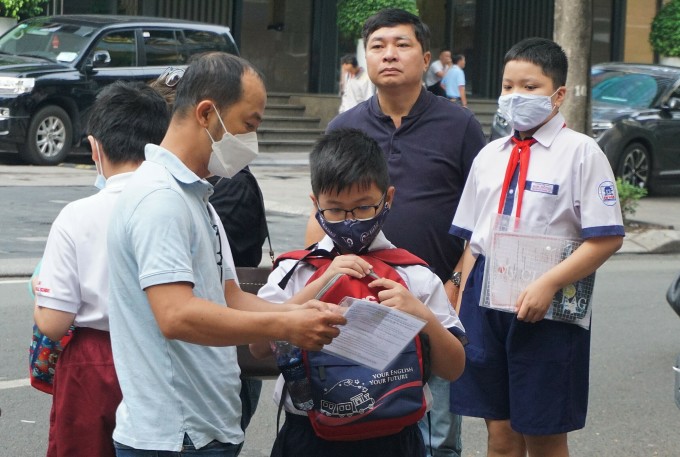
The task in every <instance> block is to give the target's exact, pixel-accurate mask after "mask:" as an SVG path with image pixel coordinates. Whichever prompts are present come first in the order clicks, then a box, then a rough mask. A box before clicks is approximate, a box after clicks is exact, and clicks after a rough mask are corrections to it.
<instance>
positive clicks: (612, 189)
mask: <svg viewBox="0 0 680 457" xmlns="http://www.w3.org/2000/svg"><path fill="white" fill-rule="evenodd" d="M597 194H598V195H599V197H600V200H602V203H604V204H605V205H607V206H614V205H616V185H615V184H614V183H613V182H611V181H604V182H603V183H602V184H600V187H598V189H597Z"/></svg>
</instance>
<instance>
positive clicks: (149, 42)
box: [142, 29, 186, 67]
mask: <svg viewBox="0 0 680 457" xmlns="http://www.w3.org/2000/svg"><path fill="white" fill-rule="evenodd" d="M142 34H143V37H144V52H145V53H146V65H159V66H165V67H167V66H171V65H178V64H179V65H181V64H183V63H185V62H186V59H185V57H184V56H183V55H182V53H181V47H182V44H181V43H180V41H179V38H178V36H177V35H178V32H177V31H175V30H154V29H150V30H144V31H143V32H142Z"/></svg>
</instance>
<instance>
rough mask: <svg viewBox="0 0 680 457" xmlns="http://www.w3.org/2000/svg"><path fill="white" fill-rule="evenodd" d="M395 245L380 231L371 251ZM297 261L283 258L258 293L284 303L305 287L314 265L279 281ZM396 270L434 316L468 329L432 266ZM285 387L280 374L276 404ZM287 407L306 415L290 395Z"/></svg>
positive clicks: (325, 244)
mask: <svg viewBox="0 0 680 457" xmlns="http://www.w3.org/2000/svg"><path fill="white" fill-rule="evenodd" d="M318 247H319V249H323V250H326V251H328V252H330V251H332V250H333V247H334V246H333V241H332V240H331V239H330V238H329V237H328V236H325V237H324V238H323V239H322V240H321V241H320V242H319V245H318ZM394 247H395V246H394V245H393V244H392V243H390V242H389V241H388V240H387V238H385V235H383V233H382V232H380V233H379V234H378V236H377V237H376V239H375V240H374V241H373V243H371V245H370V247H369V251H375V250H379V249H392V248H394ZM296 263H297V261H296V260H284V261H282V262H281V263H280V264H279V265H278V267H277V268H275V269H274V271H272V273H271V274H270V275H269V279H268V281H267V284H265V285H264V286H263V287H262V288H261V289H260V291H259V292H258V294H257V295H258V297H261V298H263V299H265V300H268V301H270V302H272V303H283V302H285V301H286V300H288V299H289V298H291V297H292V296H293V295H295V294H296V293H298V292H299V291H300V290H301V289H303V288H304V287H305V285H306V284H307V282H308V281H309V278H311V276H312V275H313V274H314V272H315V271H316V269H315V268H314V267H312V266H311V265H308V264H304V263H302V264H300V265H299V266H298V267H297V268H296V270H295V272H294V273H293V275H292V276H291V278H290V280H289V281H288V284H287V285H286V288H285V289H281V288H280V287H279V282H280V281H281V280H282V279H283V277H284V276H285V275H286V274H287V273H288V272H289V271H290V270H291V268H293V266H294V265H295V264H296ZM395 270H396V271H397V273H399V275H400V276H401V277H402V278H403V280H404V282H405V283H406V286H407V287H408V289H409V291H410V292H411V293H412V294H413V295H414V296H415V297H416V298H418V300H420V301H421V302H423V303H424V304H425V305H426V306H427V307H428V308H430V310H431V311H432V313H434V315H435V316H436V317H437V319H438V320H439V322H441V324H442V325H443V326H444V327H446V328H451V327H458V328H459V329H461V330H464V329H463V324H461V322H460V320H459V319H458V315H457V314H456V312H455V311H454V309H453V307H452V306H451V303H449V299H448V297H447V295H446V291H445V290H444V285H443V284H442V282H441V280H440V279H439V277H437V275H435V274H434V273H433V272H432V271H430V270H429V269H428V268H426V267H423V266H420V265H413V266H406V267H399V266H397V267H395ZM282 390H283V378H282V377H281V376H279V379H278V380H277V383H276V388H275V390H274V402H275V403H276V404H278V403H279V400H280V398H281V392H282ZM426 396H428V397H429V396H430V393H429V390H426ZM429 403H430V400H429V398H428V405H429ZM284 408H285V409H286V411H288V412H290V413H293V414H299V415H306V413H305V412H304V411H299V410H298V409H296V408H295V407H294V406H293V404H292V402H291V401H290V397H287V398H286V402H285V403H284Z"/></svg>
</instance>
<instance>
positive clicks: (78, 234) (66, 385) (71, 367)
mask: <svg viewBox="0 0 680 457" xmlns="http://www.w3.org/2000/svg"><path fill="white" fill-rule="evenodd" d="M169 121H170V112H169V110H168V107H167V105H166V103H165V100H163V98H162V97H161V96H160V95H159V94H158V93H157V92H156V91H155V90H154V89H152V88H151V87H147V86H146V85H144V84H142V83H125V82H115V83H113V84H111V85H110V86H107V87H106V88H105V89H103V90H102V92H101V93H100V94H99V95H98V97H97V100H96V101H95V104H94V106H93V108H92V113H91V116H90V119H89V124H88V132H89V133H90V135H89V136H88V140H89V141H90V146H91V147H92V160H93V161H94V162H95V166H96V168H97V180H96V182H95V186H97V187H98V188H100V189H101V190H100V191H99V192H98V193H96V194H94V195H92V196H90V197H87V198H83V199H80V200H77V201H74V202H72V203H69V204H68V205H66V207H64V209H63V210H62V211H61V213H59V216H57V218H56V220H55V221H54V223H53V224H52V228H51V230H50V235H49V238H48V240H47V245H46V247H45V253H44V255H43V260H42V266H41V270H40V275H39V283H38V287H37V288H36V290H35V295H36V308H35V312H34V317H35V322H36V324H37V325H38V328H39V329H40V330H41V331H42V332H43V333H44V334H45V335H46V336H47V337H49V338H51V339H52V340H59V339H60V338H61V337H62V336H63V335H65V334H66V332H67V331H68V329H69V327H70V326H71V324H74V325H75V327H76V329H75V332H74V334H73V338H72V340H71V341H70V343H69V344H68V345H67V346H66V348H65V349H64V351H63V352H62V353H61V355H60V356H59V359H58V362H57V366H56V371H55V375H54V381H53V388H54V397H53V400H52V411H51V413H50V432H49V445H48V450H47V456H48V457H56V456H64V457H78V456H83V457H85V456H93V455H97V456H102V457H106V456H115V450H114V448H113V440H112V433H113V429H114V426H115V415H116V408H117V407H118V403H120V399H121V393H120V387H119V386H118V379H117V377H116V372H115V369H114V366H113V358H112V354H111V340H110V338H109V306H108V291H109V288H108V283H109V269H108V255H107V248H106V232H107V226H108V221H109V216H110V215H111V212H112V210H113V207H114V205H115V203H116V201H117V200H118V196H119V195H120V192H121V190H122V189H123V187H124V186H125V184H126V183H127V181H128V179H129V178H130V176H131V175H132V172H133V171H134V170H135V169H137V167H138V166H139V164H141V163H142V161H143V160H144V146H145V145H146V144H147V143H156V142H159V141H160V140H162V139H163V136H164V135H165V130H166V129H167V127H168V123H169Z"/></svg>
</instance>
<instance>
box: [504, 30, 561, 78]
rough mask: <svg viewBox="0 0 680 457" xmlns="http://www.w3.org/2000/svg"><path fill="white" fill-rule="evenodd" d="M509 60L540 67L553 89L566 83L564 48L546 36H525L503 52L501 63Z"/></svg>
mask: <svg viewBox="0 0 680 457" xmlns="http://www.w3.org/2000/svg"><path fill="white" fill-rule="evenodd" d="M511 60H523V61H526V62H531V63H533V64H534V65H538V66H539V67H541V70H542V71H543V74H544V75H546V76H548V77H549V78H550V79H552V82H553V86H554V88H555V89H557V88H558V87H561V86H564V85H566V84H567V71H568V70H569V63H568V61H567V55H566V54H565V53H564V50H563V49H562V48H561V47H560V45H558V44H557V43H555V42H554V41H552V40H548V39H547V38H527V39H525V40H522V41H520V42H519V43H517V44H515V45H514V46H513V47H512V48H510V50H509V51H508V52H507V53H506V54H505V59H504V60H503V65H505V64H507V63H508V62H510V61H511Z"/></svg>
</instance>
